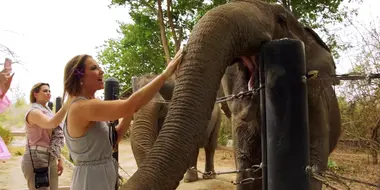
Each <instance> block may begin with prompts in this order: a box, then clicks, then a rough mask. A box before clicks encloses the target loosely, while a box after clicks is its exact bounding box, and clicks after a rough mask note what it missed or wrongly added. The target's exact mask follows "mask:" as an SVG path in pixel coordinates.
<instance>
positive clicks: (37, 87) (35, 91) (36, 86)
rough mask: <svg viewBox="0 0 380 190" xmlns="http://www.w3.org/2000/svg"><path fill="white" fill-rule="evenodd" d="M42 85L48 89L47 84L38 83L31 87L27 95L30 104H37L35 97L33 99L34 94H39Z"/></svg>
mask: <svg viewBox="0 0 380 190" xmlns="http://www.w3.org/2000/svg"><path fill="white" fill-rule="evenodd" d="M44 85H46V86H48V87H49V88H50V85H49V83H43V82H39V83H37V84H35V85H33V87H32V89H31V90H30V94H29V101H30V103H35V102H37V99H36V97H34V93H39V92H40V90H41V86H44Z"/></svg>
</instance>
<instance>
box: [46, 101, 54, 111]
mask: <svg viewBox="0 0 380 190" xmlns="http://www.w3.org/2000/svg"><path fill="white" fill-rule="evenodd" d="M47 106H48V107H49V108H50V110H53V102H50V101H49V102H48V105H47Z"/></svg>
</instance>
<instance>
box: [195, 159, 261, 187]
mask: <svg viewBox="0 0 380 190" xmlns="http://www.w3.org/2000/svg"><path fill="white" fill-rule="evenodd" d="M261 168H262V163H261V164H260V165H253V166H252V167H250V168H246V169H243V170H232V171H225V172H212V171H209V172H202V171H199V170H197V169H196V168H195V167H191V168H190V170H192V171H196V172H198V173H200V174H202V175H204V176H206V177H211V176H213V175H223V174H233V173H241V172H252V173H255V172H257V171H259V170H260V169H261ZM215 179H217V178H215ZM258 179H261V177H259V178H246V179H243V180H241V181H239V182H237V181H230V180H225V179H223V180H222V179H217V180H220V181H225V182H229V183H232V184H234V185H239V184H247V183H253V182H254V181H255V180H258Z"/></svg>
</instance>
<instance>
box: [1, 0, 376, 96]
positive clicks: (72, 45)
mask: <svg viewBox="0 0 380 190" xmlns="http://www.w3.org/2000/svg"><path fill="white" fill-rule="evenodd" d="M110 1H111V0H65V1H51V0H39V1H30V0H0V7H1V11H0V18H1V19H0V44H2V45H6V46H7V47H9V48H10V49H11V50H13V51H14V52H15V53H16V54H17V55H18V57H19V59H20V61H22V63H23V66H21V65H19V64H15V65H14V66H13V68H14V69H13V70H14V71H15V73H16V74H15V77H14V81H13V83H12V87H16V86H17V85H19V86H20V90H21V91H22V92H23V93H24V94H25V97H26V99H28V98H27V96H28V93H29V90H30V88H31V87H32V86H33V85H34V84H35V83H37V82H48V83H50V84H51V90H52V100H55V97H56V96H62V92H63V68H64V65H65V64H66V62H67V61H69V59H71V58H72V57H73V56H75V55H77V54H83V53H87V54H90V55H93V57H96V55H97V50H96V47H97V46H100V45H102V44H103V42H104V41H105V40H107V39H109V38H115V37H117V36H118V35H117V32H116V30H117V29H118V24H117V22H116V21H117V20H119V21H123V22H131V21H130V19H129V15H128V10H127V9H126V8H123V7H117V8H115V7H112V8H109V7H108V5H109V4H110ZM378 7H380V1H379V0H364V3H363V4H362V5H361V10H360V13H359V19H361V20H364V21H365V20H369V19H371V18H372V19H373V18H375V17H376V16H380V13H379V11H378V10H376V9H378ZM343 37H344V36H343ZM4 59H5V57H4V55H1V54H0V63H3V61H4ZM346 61H347V60H343V59H342V60H338V61H337V62H338V72H339V73H344V72H346V71H347V69H348V68H349V67H350V63H348V64H346V63H345V62H346ZM343 63H345V64H343ZM100 93H101V92H100ZM10 95H12V93H10ZM27 101H28V100H27Z"/></svg>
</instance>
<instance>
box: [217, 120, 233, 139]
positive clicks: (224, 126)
mask: <svg viewBox="0 0 380 190" xmlns="http://www.w3.org/2000/svg"><path fill="white" fill-rule="evenodd" d="M231 126H232V125H231V120H230V119H228V118H227V117H226V116H225V115H224V114H222V120H221V123H220V129H219V134H218V144H220V145H222V146H226V145H227V142H228V140H230V139H231V138H232V132H231Z"/></svg>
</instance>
